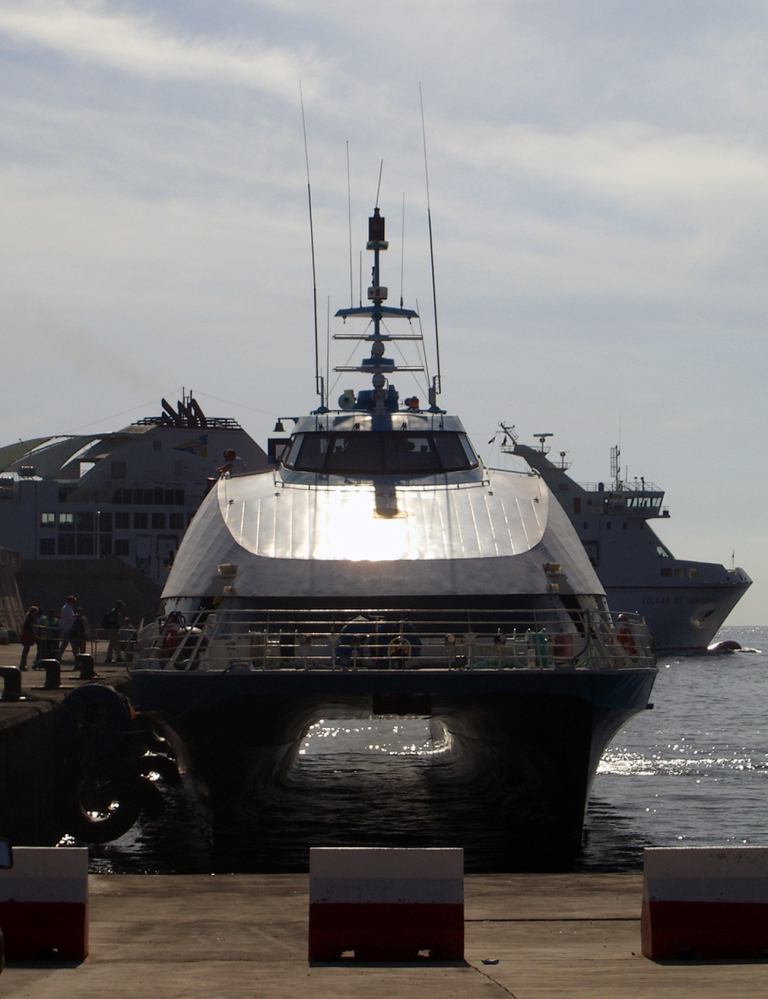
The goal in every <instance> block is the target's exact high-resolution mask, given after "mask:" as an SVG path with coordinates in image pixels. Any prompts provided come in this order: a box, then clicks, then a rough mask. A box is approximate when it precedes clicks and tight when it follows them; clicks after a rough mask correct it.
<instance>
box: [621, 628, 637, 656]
mask: <svg viewBox="0 0 768 999" xmlns="http://www.w3.org/2000/svg"><path fill="white" fill-rule="evenodd" d="M616 637H617V638H618V640H619V641H620V642H621V644H622V645H623V646H624V651H625V652H626V653H627V655H629V656H631V657H632V658H633V659H634V658H635V656H636V655H637V648H636V646H635V640H634V638H633V637H632V632H631V631H630V630H629V628H628V627H627V626H626V624H624V625H622V626H621V627H620V628H619V630H618V632H617V633H616Z"/></svg>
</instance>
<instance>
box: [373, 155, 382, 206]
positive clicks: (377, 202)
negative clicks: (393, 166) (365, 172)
mask: <svg viewBox="0 0 768 999" xmlns="http://www.w3.org/2000/svg"><path fill="white" fill-rule="evenodd" d="M383 170H384V160H382V161H381V165H380V166H379V183H378V184H377V185H376V204H375V205H374V208H378V207H379V195H380V194H381V174H382V171H383Z"/></svg>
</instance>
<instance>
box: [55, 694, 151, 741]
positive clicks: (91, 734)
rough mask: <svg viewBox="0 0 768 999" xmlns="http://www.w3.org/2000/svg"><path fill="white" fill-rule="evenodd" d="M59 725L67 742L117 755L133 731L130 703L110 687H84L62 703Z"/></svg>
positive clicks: (68, 695)
mask: <svg viewBox="0 0 768 999" xmlns="http://www.w3.org/2000/svg"><path fill="white" fill-rule="evenodd" d="M58 722H59V728H60V731H61V734H62V736H63V737H64V739H65V740H66V741H67V742H70V743H74V744H76V745H82V744H83V743H86V742H88V741H92V742H93V748H94V750H95V751H96V752H97V753H100V754H106V755H109V754H112V753H117V752H119V751H120V750H121V749H122V748H123V746H124V745H125V743H126V742H127V740H128V739H129V737H130V736H131V734H132V730H133V728H134V725H133V719H132V717H131V708H130V704H129V702H128V701H127V700H126V698H125V697H123V695H122V694H119V693H118V692H117V691H116V690H115V689H114V688H113V687H107V686H105V685H104V684H103V683H84V684H83V685H82V686H81V687H76V688H75V689H74V690H73V691H72V692H71V693H69V694H67V696H66V697H65V698H64V699H63V701H62V702H61V705H60V706H59V711H58Z"/></svg>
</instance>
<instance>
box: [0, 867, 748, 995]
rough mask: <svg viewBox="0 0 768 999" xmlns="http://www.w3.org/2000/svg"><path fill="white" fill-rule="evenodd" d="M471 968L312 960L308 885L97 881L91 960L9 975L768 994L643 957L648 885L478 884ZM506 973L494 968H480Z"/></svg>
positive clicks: (228, 987)
mask: <svg viewBox="0 0 768 999" xmlns="http://www.w3.org/2000/svg"><path fill="white" fill-rule="evenodd" d="M465 888H466V962H448V963H443V964H440V963H432V962H429V961H419V962H412V963H410V964H396V965H388V964H380V965H374V964H368V965H365V964H357V963H356V962H354V961H346V960H345V961H339V962H336V963H334V964H323V965H320V964H316V965H310V964H308V962H307V958H306V952H307V913H308V902H309V898H308V890H309V879H308V877H307V876H306V875H221V874H217V875H215V876H210V875H207V876H206V875H203V876H188V877H184V876H152V875H145V876H141V875H138V876H134V875H129V876H127V875H114V876H103V875H102V876H91V879H90V890H91V932H90V938H91V950H90V956H89V957H88V958H87V960H86V961H84V962H82V963H81V964H79V965H77V964H74V963H69V962H59V963H57V962H56V961H50V962H47V963H38V964H31V963H28V964H13V963H11V964H9V965H8V966H6V969H5V971H4V972H3V974H2V976H0V996H8V997H19V999H21V997H25V999H70V997H71V999H104V996H110V999H122V997H125V999H158V997H162V999H181V997H184V999H198V997H199V999H228V997H230V996H231V997H235V996H238V997H239V996H249V997H254V999H262V997H264V999H267V997H269V999H293V997H294V996H296V997H299V996H301V997H313V999H322V997H325V996H329V997H332V999H341V997H346V996H349V997H350V999H353V997H354V999H359V997H360V996H367V997H371V999H389V997H392V999H395V997H397V999H402V997H404V996H407V997H409V999H449V997H451V996H455V997H457V999H458V997H461V999H495V997H499V999H502V997H504V996H514V997H516V999H550V997H552V999H554V997H558V999H562V997H564V996H566V997H569V999H600V997H603V996H605V997H606V999H635V997H638V999H640V997H646V996H647V997H649V999H651V997H653V999H676V997H678V996H679V997H680V999H689V997H690V996H691V995H695V996H696V997H697V999H710V997H712V999H715V997H717V999H722V997H723V996H728V997H729V999H734V997H739V999H741V997H751V996H755V997H758V996H760V997H763V996H765V995H766V994H767V993H768V962H759V961H758V962H749V961H743V962H736V961H734V962H720V963H716V962H703V961H702V962H696V961H689V962H682V961H680V962H667V963H657V962H653V961H649V960H647V959H646V958H644V957H642V956H641V955H640V904H641V893H642V879H641V877H640V876H639V875H634V874H633V875H628V874H580V875H534V874H529V875H525V874H523V875H474V876H473V875H470V876H468V877H467V878H466V884H465ZM484 959H486V960H497V961H498V964H483V960H484Z"/></svg>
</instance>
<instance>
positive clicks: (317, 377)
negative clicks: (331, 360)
mask: <svg viewBox="0 0 768 999" xmlns="http://www.w3.org/2000/svg"><path fill="white" fill-rule="evenodd" d="M299 100H300V102H301V127H302V130H303V132H304V159H305V161H306V164H307V203H308V204H309V245H310V249H311V251H312V309H313V316H314V320H315V391H316V392H317V394H318V395H319V396H320V404H321V405H322V402H323V389H322V384H321V378H320V348H319V344H318V336H317V269H316V267H315V226H314V223H313V221H312V185H311V184H310V181H309V145H308V143H307V121H306V118H305V117H304V94H303V92H302V89H301V80H299Z"/></svg>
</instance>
